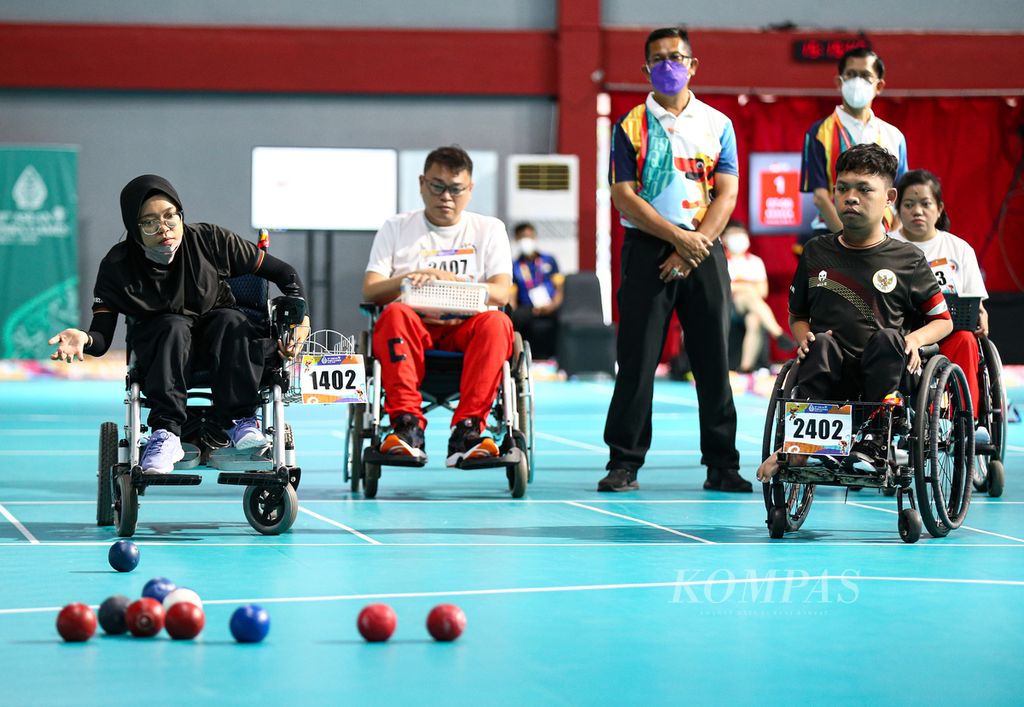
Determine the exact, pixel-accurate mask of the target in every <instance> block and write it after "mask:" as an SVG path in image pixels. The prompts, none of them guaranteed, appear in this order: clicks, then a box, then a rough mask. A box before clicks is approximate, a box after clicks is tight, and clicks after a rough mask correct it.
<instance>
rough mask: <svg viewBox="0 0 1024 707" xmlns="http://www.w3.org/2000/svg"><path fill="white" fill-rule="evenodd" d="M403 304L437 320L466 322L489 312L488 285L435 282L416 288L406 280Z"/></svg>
mask: <svg viewBox="0 0 1024 707" xmlns="http://www.w3.org/2000/svg"><path fill="white" fill-rule="evenodd" d="M399 301H400V302H403V303H405V304H407V305H409V306H410V307H412V308H413V309H415V310H416V311H417V312H419V313H420V314H424V315H426V316H428V317H434V318H435V319H459V318H461V319H465V318H468V317H472V316H473V315H474V314H479V313H480V312H484V311H486V310H487V285H486V284H485V283H482V282H459V281H457V280H433V281H432V282H428V283H427V284H425V285H421V286H420V287H413V286H412V285H411V284H409V281H408V280H403V281H402V296H401V297H400V298H399Z"/></svg>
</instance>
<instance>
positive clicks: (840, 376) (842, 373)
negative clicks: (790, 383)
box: [796, 329, 907, 402]
mask: <svg viewBox="0 0 1024 707" xmlns="http://www.w3.org/2000/svg"><path fill="white" fill-rule="evenodd" d="M904 346H905V342H904V339H903V335H902V334H901V333H900V332H898V331H896V330H895V329H879V330H878V331H876V332H875V333H874V334H872V335H871V338H870V339H868V342H867V344H865V346H864V353H863V354H861V356H860V358H858V357H857V356H855V355H854V354H852V353H850V352H849V351H846V350H844V349H843V348H842V346H840V345H839V342H838V341H837V340H836V338H835V337H834V336H832V335H831V334H815V335H814V341H813V342H811V346H810V347H809V350H808V352H807V356H806V357H804V360H803V361H801V362H800V367H799V368H798V369H797V376H796V381H797V385H798V386H799V393H800V397H802V398H808V399H809V400H855V399H857V398H858V397H860V396H863V399H864V400H865V401H870V402H878V401H881V400H882V399H883V398H884V397H885V396H886V395H888V394H889V393H891V392H893V391H894V390H898V389H899V386H900V382H901V381H902V379H903V372H904V371H905V370H906V366H907V355H906V353H904V351H903V349H904Z"/></svg>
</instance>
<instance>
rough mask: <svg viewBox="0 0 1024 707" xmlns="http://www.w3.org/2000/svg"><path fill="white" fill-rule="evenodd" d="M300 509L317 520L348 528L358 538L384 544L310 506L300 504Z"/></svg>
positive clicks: (372, 543) (343, 528) (373, 543)
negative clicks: (304, 506)
mask: <svg viewBox="0 0 1024 707" xmlns="http://www.w3.org/2000/svg"><path fill="white" fill-rule="evenodd" d="M299 510H300V511H301V512H303V513H305V514H306V515H308V516H311V517H313V518H316V519H317V520H322V521H323V522H324V523H329V524H330V525H333V526H334V527H335V528H341V529H342V530H346V531H348V532H350V533H352V534H353V535H355V536H356V537H357V538H360V539H362V540H365V541H366V542H368V543H370V544H371V545H383V544H384V543H382V542H380V541H379V540H374V539H373V538H371V537H370V536H369V535H364V534H363V533H360V532H359V531H358V530H356V529H355V528H350V527H348V526H347V525H345V524H344V523H339V522H338V521H336V520H333V519H331V518H328V517H327V516H322V515H320V514H319V513H317V512H316V511H311V510H309V509H308V508H303V507H302V506H299Z"/></svg>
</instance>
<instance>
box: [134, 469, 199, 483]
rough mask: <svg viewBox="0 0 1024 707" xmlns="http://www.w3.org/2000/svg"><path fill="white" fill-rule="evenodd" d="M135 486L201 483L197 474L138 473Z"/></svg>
mask: <svg viewBox="0 0 1024 707" xmlns="http://www.w3.org/2000/svg"><path fill="white" fill-rule="evenodd" d="M134 481H135V485H136V486H198V485H199V484H201V483H203V477H202V476H200V475H199V474H154V473H152V472H151V473H148V474H147V473H145V472H140V473H139V474H138V475H137V476H136V478H135V479H134Z"/></svg>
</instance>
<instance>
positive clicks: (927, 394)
mask: <svg viewBox="0 0 1024 707" xmlns="http://www.w3.org/2000/svg"><path fill="white" fill-rule="evenodd" d="M914 413H915V415H914V437H915V439H914V445H913V446H914V450H913V451H914V490H915V492H916V494H917V501H918V503H917V506H918V510H919V511H920V513H921V518H922V520H923V521H924V526H925V528H927V529H928V532H929V533H930V534H931V535H932V537H937V538H941V537H945V536H946V535H948V534H949V531H951V530H954V529H956V528H958V527H960V524H961V523H963V520H964V518H965V517H966V515H967V509H968V508H969V507H970V503H971V491H972V490H973V488H974V486H973V481H972V476H973V469H974V415H973V413H972V411H971V409H970V405H969V404H968V393H967V379H966V377H965V376H964V373H963V371H962V370H961V369H960V367H959V366H957V365H955V364H953V363H950V362H949V360H948V359H947V358H945V357H944V356H936V357H934V358H932V359H931V360H929V361H928V364H927V365H926V366H925V371H924V373H923V374H922V378H921V385H920V388H919V389H918V394H917V396H916V405H915V407H914Z"/></svg>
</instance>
